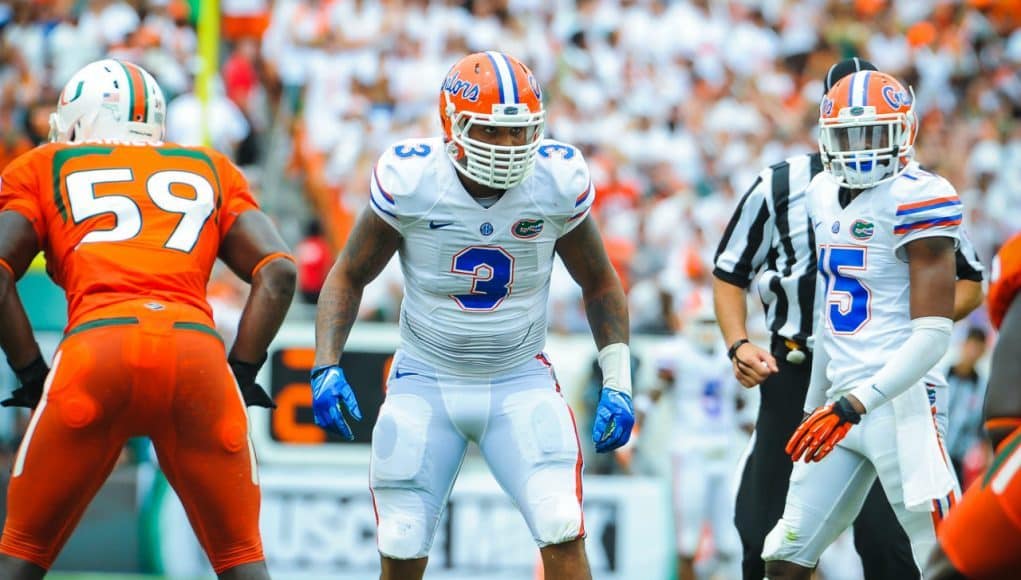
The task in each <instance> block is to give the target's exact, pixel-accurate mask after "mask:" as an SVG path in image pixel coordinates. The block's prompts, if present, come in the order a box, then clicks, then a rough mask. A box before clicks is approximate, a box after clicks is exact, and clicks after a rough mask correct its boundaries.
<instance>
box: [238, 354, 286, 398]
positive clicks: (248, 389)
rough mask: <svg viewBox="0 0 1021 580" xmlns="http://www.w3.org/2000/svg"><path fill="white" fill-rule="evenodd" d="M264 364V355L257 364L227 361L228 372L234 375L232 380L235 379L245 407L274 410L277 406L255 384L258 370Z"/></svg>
mask: <svg viewBox="0 0 1021 580" xmlns="http://www.w3.org/2000/svg"><path fill="white" fill-rule="evenodd" d="M265 362H266V355H262V360H260V361H259V362H257V363H249V362H244V361H239V360H237V359H232V358H228V359H227V364H229V365H230V370H231V372H233V373H234V378H235V379H237V382H238V388H240V389H241V397H242V398H244V400H245V405H246V406H248V407H265V408H267V409H276V408H277V404H276V403H274V402H273V398H272V397H270V396H269V393H267V392H266V391H265V390H263V388H262V387H261V386H259V385H258V384H256V382H255V376H256V375H258V374H259V369H260V368H262V365H263V363H265Z"/></svg>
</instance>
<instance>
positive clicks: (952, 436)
mask: <svg viewBox="0 0 1021 580" xmlns="http://www.w3.org/2000/svg"><path fill="white" fill-rule="evenodd" d="M985 353H986V332H985V331H984V330H982V329H981V328H970V329H969V330H968V336H967V338H965V340H964V344H962V345H961V352H960V354H959V355H958V357H957V362H956V363H954V365H953V366H951V367H950V369H949V370H948V371H947V383H949V385H950V386H949V388H948V393H949V402H948V404H947V408H949V409H950V427H949V429H947V453H948V454H949V455H950V460H951V461H952V462H953V464H954V471H955V472H957V480H958V481H960V482H961V487H962V489H963V488H966V487H967V484H966V483H965V481H964V460H965V456H967V454H968V452H969V451H971V450H972V448H973V447H975V446H976V445H983V444H984V443H983V433H982V401H983V400H984V399H985V391H986V386H985V385H986V378H985V376H983V375H981V374H980V373H979V371H978V369H977V368H976V365H977V364H978V362H979V360H980V359H981V358H982V357H983V356H984V355H985Z"/></svg>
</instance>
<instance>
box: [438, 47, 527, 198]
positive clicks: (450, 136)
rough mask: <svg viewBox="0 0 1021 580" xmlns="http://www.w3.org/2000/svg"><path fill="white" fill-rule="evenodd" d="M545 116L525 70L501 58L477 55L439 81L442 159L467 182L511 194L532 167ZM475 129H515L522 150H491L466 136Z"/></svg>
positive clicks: (502, 147)
mask: <svg viewBox="0 0 1021 580" xmlns="http://www.w3.org/2000/svg"><path fill="white" fill-rule="evenodd" d="M545 117H546V113H545V111H544V110H543V107H542V89H541V88H539V83H538V82H537V81H536V80H535V77H534V76H533V75H532V71H530V70H528V67H526V66H525V65H524V64H522V63H521V62H520V61H519V60H517V59H516V58H514V57H512V56H508V55H506V54H503V53H501V52H493V51H488V52H477V53H475V54H470V55H468V56H466V57H464V58H462V59H461V60H460V61H458V62H457V64H455V65H454V66H453V67H451V69H450V71H449V72H448V73H447V77H446V78H445V79H444V80H443V88H442V90H441V91H440V121H441V122H442V123H443V135H444V138H445V141H446V143H447V154H448V155H449V156H450V158H451V160H452V161H453V162H454V167H456V168H457V170H458V171H460V172H461V173H462V174H464V175H465V176H467V177H468V178H469V179H471V180H472V181H475V182H477V183H480V184H482V185H486V186H489V187H492V188H494V189H510V188H512V187H514V186H516V185H518V184H519V183H521V182H522V181H524V179H525V178H526V177H528V175H529V174H530V173H531V172H532V169H533V168H534V167H535V156H536V153H537V152H538V150H539V145H540V143H541V142H542V138H543V127H544V125H545ZM474 125H483V126H490V127H519V128H521V129H522V130H524V131H525V142H524V144H523V145H492V144H489V143H486V142H485V141H481V140H478V139H472V138H471V137H469V136H468V130H469V129H471V127H472V126H474Z"/></svg>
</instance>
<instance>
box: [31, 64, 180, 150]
mask: <svg viewBox="0 0 1021 580" xmlns="http://www.w3.org/2000/svg"><path fill="white" fill-rule="evenodd" d="M166 110H167V106H166V102H165V101H164V98H163V91H162V90H160V87H159V85H158V84H156V80H155V79H153V78H152V75H150V74H149V73H148V72H147V71H146V70H145V69H143V68H142V67H140V66H138V65H134V64H131V63H129V62H123V61H119V60H114V59H106V60H99V61H96V62H93V63H90V64H87V65H85V66H84V67H83V68H82V69H81V70H79V71H78V72H77V73H75V74H74V76H72V77H71V80H69V81H67V84H66V85H65V86H64V91H63V92H62V93H60V100H59V101H58V102H57V112H56V113H53V114H52V115H50V141H60V142H65V143H81V142H82V141H87V140H90V139H113V140H118V141H141V142H146V143H155V142H158V141H161V140H162V139H163V131H164V118H165V116H166Z"/></svg>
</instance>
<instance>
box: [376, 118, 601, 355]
mask: <svg viewBox="0 0 1021 580" xmlns="http://www.w3.org/2000/svg"><path fill="white" fill-rule="evenodd" d="M594 199H595V189H594V188H593V186H592V182H591V179H590V178H589V172H588V167H587V166H586V164H585V161H584V159H583V158H582V155H581V153H580V152H579V151H578V150H577V149H575V148H574V147H571V146H569V145H565V144H563V143H558V142H556V141H552V140H546V141H544V142H543V143H542V145H541V146H540V147H539V151H538V159H537V161H536V165H535V170H534V171H533V172H532V174H531V175H530V176H529V177H528V178H526V179H525V180H524V181H523V182H522V183H521V184H520V185H518V186H516V187H514V188H512V189H509V190H507V191H506V192H505V193H504V194H503V195H502V196H501V197H500V199H499V200H498V201H496V202H495V203H494V204H492V205H491V206H490V207H488V208H486V207H483V205H481V204H480V203H479V202H478V201H476V200H475V199H474V198H473V197H472V196H471V195H469V193H468V192H467V191H466V190H465V189H464V187H463V186H462V184H461V182H460V181H459V179H458V177H457V171H456V169H455V168H454V167H453V165H452V163H451V161H450V158H449V157H448V156H447V154H446V152H445V151H444V143H443V141H442V139H439V138H434V139H424V140H406V141H402V142H400V143H398V144H396V145H395V146H393V147H391V148H389V149H388V150H387V151H386V152H384V154H383V155H382V156H381V157H380V159H379V161H378V163H377V164H376V167H375V168H374V169H373V173H372V176H371V195H370V206H371V207H372V209H373V210H374V211H375V213H376V214H377V215H378V216H379V217H380V218H382V219H383V220H384V221H386V223H388V224H390V225H391V226H392V227H393V228H394V229H396V230H397V231H398V232H399V233H400V235H401V237H402V238H403V239H402V242H401V245H400V247H399V255H400V262H401V270H402V272H403V273H404V282H405V288H404V293H405V295H404V301H403V303H402V305H401V317H400V327H401V343H402V348H403V349H405V350H406V351H407V352H409V353H410V354H411V355H412V356H414V357H417V358H421V359H423V360H425V361H427V362H429V363H430V364H433V365H435V366H437V367H438V368H440V369H444V370H449V371H452V372H455V373H457V374H465V373H468V374H490V373H495V372H500V371H503V370H507V369H510V368H513V367H515V366H517V365H519V364H521V363H522V362H524V361H526V360H528V359H529V358H532V357H534V356H536V355H537V354H539V353H540V352H541V351H542V349H543V346H544V345H545V341H546V325H547V322H546V317H547V316H546V314H547V313H546V311H547V302H548V297H549V283H550V273H551V271H552V267H553V259H554V245H555V244H556V241H557V239H559V238H560V237H561V236H563V235H565V234H566V233H568V232H569V231H571V230H572V229H574V228H575V227H576V226H577V225H578V224H580V223H581V222H582V221H583V220H584V219H585V216H586V215H587V214H588V211H589V208H590V207H591V206H592V202H593V200H594Z"/></svg>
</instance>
